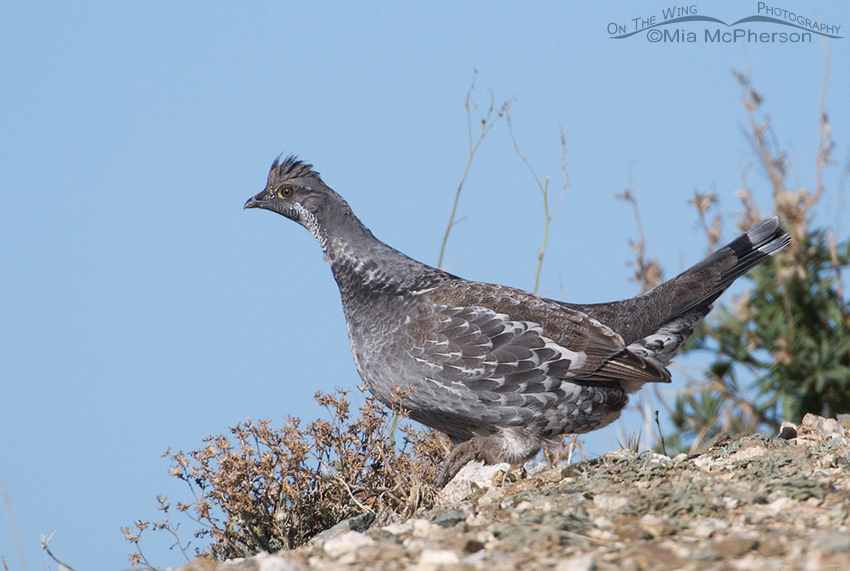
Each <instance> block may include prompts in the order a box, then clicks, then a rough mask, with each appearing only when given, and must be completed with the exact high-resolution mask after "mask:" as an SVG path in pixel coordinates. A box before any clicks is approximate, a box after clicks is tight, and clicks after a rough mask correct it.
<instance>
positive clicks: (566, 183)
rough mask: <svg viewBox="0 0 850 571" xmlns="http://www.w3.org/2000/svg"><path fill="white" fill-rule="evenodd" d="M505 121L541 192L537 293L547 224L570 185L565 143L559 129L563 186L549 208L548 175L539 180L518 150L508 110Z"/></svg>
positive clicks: (544, 252)
mask: <svg viewBox="0 0 850 571" xmlns="http://www.w3.org/2000/svg"><path fill="white" fill-rule="evenodd" d="M505 121H506V122H507V124H508V132H509V133H510V135H511V141H512V142H513V144H514V149H516V152H517V154H518V155H519V158H520V159H522V162H523V163H525V166H527V167H528V170H529V171H531V176H533V177H534V182H536V183H537V187H538V188H539V189H540V192H541V193H542V194H543V216H544V223H543V242H542V244H541V245H540V252H539V253H538V254H537V271H536V272H535V274H534V290H532V291H533V292H534V293H537V288H538V287H539V286H540V270H541V268H542V267H543V256H544V255H545V254H546V244H547V242H548V241H549V224H550V223H551V222H552V216H553V215H554V213H555V209H557V208H558V205H559V204H560V203H561V200H563V199H564V195H566V194H567V187H569V185H570V175H569V172H568V171H567V143H566V138H565V137H564V132H563V131H561V151H562V159H561V160H562V164H561V169H562V170H563V171H564V187H563V190H562V191H561V195H560V196H559V197H558V200H556V201H555V204H554V205H553V206H552V208H551V209H550V208H549V177H548V176H547V177H546V180H545V181H544V182H540V178H539V177H538V176H537V173H536V172H535V171H534V167H532V166H531V164H530V163H529V162H528V159H526V158H525V155H523V154H522V151H520V150H519V143H517V140H516V137H515V136H514V130H513V127H512V126H511V114H510V112H509V110H505Z"/></svg>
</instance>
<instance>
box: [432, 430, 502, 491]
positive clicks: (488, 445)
mask: <svg viewBox="0 0 850 571" xmlns="http://www.w3.org/2000/svg"><path fill="white" fill-rule="evenodd" d="M499 446H500V443H499V442H498V440H497V438H496V436H495V435H493V436H474V437H472V438H470V439H469V440H467V441H465V442H461V443H460V444H458V445H457V446H455V448H454V450H452V452H451V454H449V457H448V458H446V461H445V462H444V463H443V469H442V470H441V471H440V474H439V476H437V479H436V480H435V481H434V484H435V485H436V486H437V487H438V488H443V487H445V486H446V484H448V483H449V482H450V481H451V480H452V478H454V477H455V476H457V473H458V472H460V470H461V468H463V467H464V466H466V464H467V463H469V462H471V461H473V460H478V461H483V462H484V464H487V465H492V464H499V463H500V462H504V460H503V459H502V457H501V455H500V454H499V452H498V451H499Z"/></svg>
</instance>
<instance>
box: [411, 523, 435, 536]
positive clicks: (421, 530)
mask: <svg viewBox="0 0 850 571" xmlns="http://www.w3.org/2000/svg"><path fill="white" fill-rule="evenodd" d="M431 526H432V524H431V522H430V521H428V520H427V519H415V520H413V537H427V535H428V532H429V531H430V530H431Z"/></svg>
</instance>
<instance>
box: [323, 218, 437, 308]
mask: <svg viewBox="0 0 850 571" xmlns="http://www.w3.org/2000/svg"><path fill="white" fill-rule="evenodd" d="M347 222H348V223H347V224H346V225H345V226H346V228H345V230H344V231H343V232H338V233H335V235H334V236H330V237H328V239H327V240H325V242H324V246H323V249H324V252H325V257H326V259H327V260H328V262H330V264H331V270H332V271H333V274H334V278H335V279H336V281H337V284H338V285H339V288H340V291H341V292H342V294H343V298H345V297H346V296H347V295H348V294H351V295H359V294H358V293H357V292H363V291H367V290H368V291H369V292H371V293H375V292H383V293H387V294H391V295H392V294H400V293H404V292H413V291H419V290H422V289H428V288H430V287H432V286H433V285H436V284H438V283H441V282H442V281H445V280H446V279H448V278H449V275H448V274H446V273H445V272H443V271H441V270H437V269H435V268H432V267H431V266H427V265H425V264H422V263H420V262H417V261H416V260H414V259H412V258H409V257H408V256H406V255H404V254H402V253H401V252H399V251H398V250H396V249H394V248H391V247H390V246H387V245H386V244H384V243H383V242H381V241H380V240H378V239H377V238H375V236H374V235H373V234H372V232H371V231H369V229H368V228H366V226H364V225H363V224H362V223H361V222H360V220H358V219H357V218H356V217H355V216H354V215H353V214H352V215H351V218H350V219H349V220H348V221H347Z"/></svg>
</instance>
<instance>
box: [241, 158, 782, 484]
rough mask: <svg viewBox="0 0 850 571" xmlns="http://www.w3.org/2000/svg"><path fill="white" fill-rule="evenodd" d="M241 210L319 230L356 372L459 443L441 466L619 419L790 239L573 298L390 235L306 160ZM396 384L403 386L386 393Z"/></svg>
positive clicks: (533, 448) (277, 165)
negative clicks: (403, 246) (503, 278)
mask: <svg viewBox="0 0 850 571" xmlns="http://www.w3.org/2000/svg"><path fill="white" fill-rule="evenodd" d="M245 208H264V209H266V210H271V211H273V212H277V213H278V214H282V215H283V216H286V217H287V218H290V219H292V220H294V221H296V222H298V223H299V224H301V225H302V226H304V227H305V228H307V230H309V231H310V233H312V234H313V236H315V238H316V240H318V242H319V245H321V247H322V250H323V251H324V253H325V256H326V258H327V260H328V261H329V262H330V264H331V270H332V271H333V275H334V278H336V281H337V284H339V291H340V294H341V295H342V306H343V310H344V311H345V320H346V323H347V325H348V337H349V340H350V342H351V351H352V353H353V354H354V363H355V365H356V366H357V371H358V372H359V373H360V376H361V377H363V380H364V381H365V382H366V385H367V386H368V387H369V389H370V390H371V391H372V393H373V394H374V395H375V396H377V397H378V398H379V399H380V400H381V401H383V402H384V403H385V404H388V405H389V404H390V403H391V402H392V401H394V400H396V399H397V398H398V394H402V395H404V396H403V399H402V406H403V407H404V408H405V409H406V410H407V411H408V412H409V414H410V417H411V418H413V419H414V420H417V421H419V422H421V423H422V424H425V425H426V426H430V427H432V428H435V429H437V430H439V431H441V432H444V433H445V434H447V435H448V436H449V437H450V438H451V440H452V441H453V442H454V443H455V444H456V447H455V449H454V451H453V452H452V454H451V455H450V456H449V458H448V460H447V461H446V463H445V465H444V467H443V470H442V474H441V477H440V480H441V483H445V482H447V481H448V479H450V478H451V477H453V476H454V474H456V473H457V471H458V470H460V468H461V467H462V466H463V465H464V464H466V462H468V461H469V460H472V459H474V458H477V459H480V460H484V461H485V462H486V463H488V464H494V463H498V462H509V463H512V464H519V463H522V462H525V461H526V460H527V459H529V458H531V457H533V456H534V455H535V454H536V453H537V452H538V451H539V450H540V448H541V447H542V445H543V444H544V443H546V442H547V441H549V440H552V439H555V438H556V437H558V436H559V435H561V434H570V433H585V432H589V431H591V430H595V429H597V428H600V427H602V426H605V425H607V424H610V423H611V422H613V421H614V420H616V419H617V418H618V417H619V416H620V411H622V409H623V407H625V406H626V402H627V401H628V395H629V393H633V392H635V391H636V390H638V389H639V388H641V387H642V386H643V384H644V383H647V382H669V381H670V373H669V372H668V371H667V369H666V368H665V365H667V364H668V363H669V362H670V359H671V358H672V357H673V355H674V354H675V353H676V351H677V350H678V349H679V348H680V347H681V346H682V344H683V343H684V342H685V340H686V339H687V338H688V336H689V335H690V334H691V333H692V332H693V331H694V328H695V326H696V324H697V323H698V322H699V320H700V319H702V318H703V317H705V315H706V314H708V312H709V311H710V310H711V304H712V302H714V301H715V300H716V299H717V298H718V297H719V296H720V294H721V293H723V291H724V290H725V289H726V288H727V287H729V285H730V284H731V283H732V282H733V281H734V280H735V279H736V278H738V277H740V276H741V275H743V274H744V273H746V272H747V271H748V270H749V269H750V268H752V267H754V266H755V265H756V264H758V263H759V262H761V261H762V260H763V259H765V258H767V257H768V256H770V255H772V254H774V253H776V252H777V251H778V250H780V249H781V248H783V247H785V246H786V245H787V244H788V243H789V241H790V238H789V237H788V235H787V234H785V233H784V232H783V231H782V229H781V228H780V227H779V223H778V221H777V219H776V218H768V219H765V220H763V221H762V222H761V223H759V224H758V225H757V226H755V227H754V228H753V229H751V230H750V231H749V232H747V233H746V234H743V235H742V236H740V237H738V238H736V239H735V240H733V241H732V242H731V243H730V244H729V245H727V246H725V247H724V248H721V249H719V250H717V251H716V252H715V253H713V254H712V255H710V256H709V257H708V258H706V259H705V260H703V261H701V262H700V263H698V264H697V265H695V266H694V267H692V268H690V269H689V270H687V271H685V272H684V273H682V274H680V275H678V276H677V277H675V278H673V279H672V280H670V281H668V282H666V283H663V284H661V285H659V286H658V287H656V288H654V289H652V290H651V291H648V292H646V293H643V294H640V295H638V296H636V297H633V298H631V299H627V300H624V301H616V302H611V303H601V304H593V305H575V304H568V303H562V302H559V301H553V300H550V299H545V298H542V297H539V296H537V295H534V294H531V293H528V292H525V291H522V290H518V289H514V288H510V287H505V286H500V285H492V284H485V283H476V282H470V281H466V280H463V279H461V278H459V277H457V276H453V275H451V274H449V273H447V272H444V271H442V270H439V269H436V268H433V267H430V266H427V265H425V264H422V263H419V262H417V261H416V260H413V259H411V258H409V257H407V256H405V255H404V254H402V253H401V252H399V251H397V250H394V249H393V248H391V247H389V246H387V245H386V244H384V243H383V242H381V241H380V240H378V239H377V238H375V237H374V236H373V235H372V233H371V232H370V231H369V230H368V229H367V228H366V227H365V226H364V225H363V223H361V222H360V220H358V218H357V217H356V216H355V215H354V213H353V212H352V211H351V208H350V207H349V206H348V203H347V202H345V200H343V199H342V197H340V196H339V195H338V194H337V193H336V192H334V191H333V190H331V189H330V188H329V187H328V186H326V185H325V184H324V182H322V179H321V178H320V177H319V173H317V172H316V171H314V170H313V169H312V165H309V164H306V163H304V162H303V161H299V160H297V159H296V158H295V157H293V156H290V157H287V158H286V159H285V160H284V161H283V162H280V157H278V159H277V160H275V162H274V164H273V165H272V167H271V172H270V173H269V178H268V183H267V184H266V188H265V189H264V190H263V191H262V192H261V193H259V194H258V195H256V196H255V197H253V198H251V199H250V200H248V202H246V203H245ZM394 389H396V390H397V391H400V392H394Z"/></svg>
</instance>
